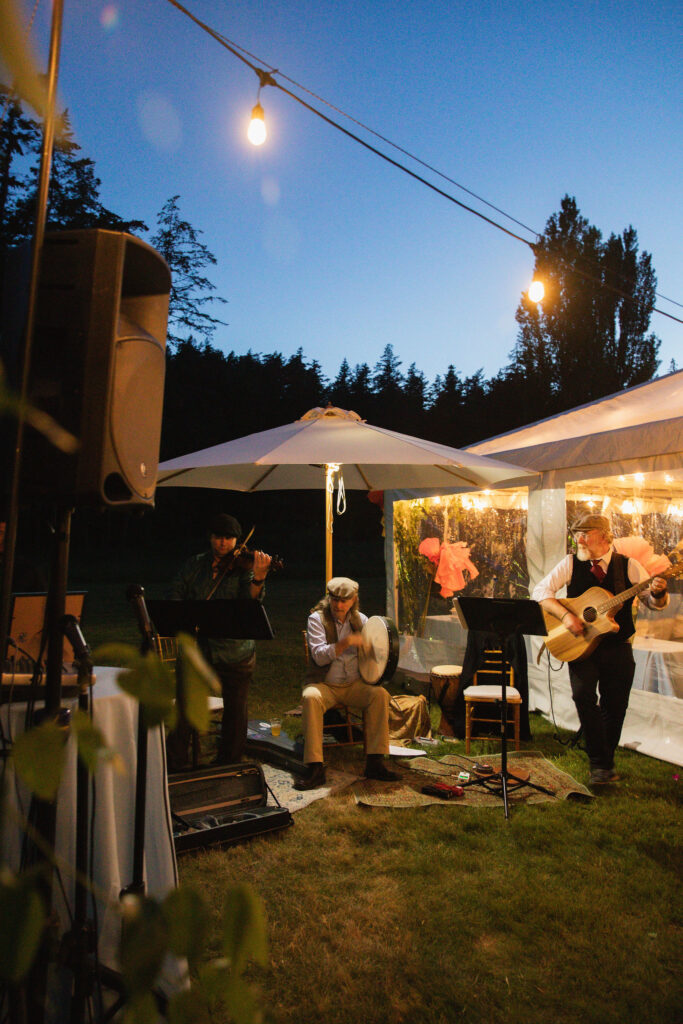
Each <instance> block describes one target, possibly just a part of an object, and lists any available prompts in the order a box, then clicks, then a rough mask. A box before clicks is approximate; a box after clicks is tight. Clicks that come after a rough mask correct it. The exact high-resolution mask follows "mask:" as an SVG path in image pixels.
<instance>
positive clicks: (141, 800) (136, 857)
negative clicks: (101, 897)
mask: <svg viewBox="0 0 683 1024" xmlns="http://www.w3.org/2000/svg"><path fill="white" fill-rule="evenodd" d="M126 597H127V599H128V600H129V601H130V603H131V604H132V605H133V608H134V610H135V615H136V618H137V620H138V627H139V629H140V634H141V636H142V641H141V644H140V652H141V653H142V654H148V653H149V652H150V651H151V650H153V649H154V628H153V626H152V622H151V620H150V617H149V613H148V611H147V605H146V604H145V588H144V587H141V586H140V584H139V583H131V585H130V586H129V587H128V588H127V590H126ZM144 719H145V716H144V711H143V708H142V707H141V706H140V705H138V735H137V767H136V772H135V827H134V833H133V878H132V881H131V882H130V884H129V885H127V886H126V887H125V888H124V889H122V890H121V896H122V897H123V896H126V895H128V894H129V893H132V894H134V895H138V896H141V895H143V894H144V891H145V881H144V862H145V814H146V809H147V732H148V730H147V725H146V724H145V720H144Z"/></svg>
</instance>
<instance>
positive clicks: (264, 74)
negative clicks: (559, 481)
mask: <svg viewBox="0 0 683 1024" xmlns="http://www.w3.org/2000/svg"><path fill="white" fill-rule="evenodd" d="M168 3H170V4H171V6H173V7H175V8H177V10H179V11H180V12H181V13H183V14H185V15H186V16H187V17H188V18H190V20H191V21H193V22H194V23H195V24H196V25H198V26H199V27H200V28H202V29H203V30H204V31H205V32H207V33H208V34H209V35H210V36H211V37H212V38H213V39H215V40H216V42H218V43H219V44H220V45H221V46H223V47H224V48H225V49H226V50H228V51H229V52H230V53H232V54H233V56H235V57H237V59H238V60H240V61H242V63H243V64H246V66H247V67H249V68H251V70H252V71H253V72H254V74H255V75H257V77H258V79H259V84H260V86H261V88H262V87H264V86H266V85H270V86H272V87H273V88H275V89H279V90H280V92H283V93H284V94H285V95H286V96H289V97H290V99H293V100H295V101H296V102H297V103H299V104H301V106H302V107H305V108H306V110H309V111H310V112H311V113H312V114H315V115H316V116H317V117H319V118H320V119H321V120H323V121H325V122H326V123H327V124H329V125H330V126H331V127H333V128H336V129H337V131H339V132H341V133H342V134H343V135H346V136H347V137H348V138H350V139H352V140H353V141H354V142H357V143H359V144H360V145H361V146H363V147H364V148H365V149H367V150H369V151H370V152H371V153H374V154H375V155H376V156H378V157H380V158H381V159H382V160H384V161H386V163H389V164H391V165H392V166H393V167H396V168H397V169H398V170H400V171H403V172H404V174H407V175H409V176H410V177H411V178H414V179H415V180H416V181H419V182H420V183H421V184H423V185H426V187H427V188H429V189H431V190H432V191H433V192H436V193H437V194H438V195H440V196H443V198H444V199H448V200H449V202H451V203H454V204H455V205H456V206H459V207H460V208H461V209H463V210H466V211H467V212H468V213H471V214H473V215H474V216H475V217H479V219H480V220H483V221H485V222H486V223H487V224H490V225H491V226H492V227H494V228H497V229H498V230H499V231H502V232H503V233H504V234H506V235H508V236H509V237H510V238H514V239H515V240H516V241H518V242H522V243H523V244H524V245H526V246H528V247H529V248H530V249H531V251H532V252H533V253H534V255H536V245H537V243H536V242H531V241H529V240H528V239H527V238H523V237H522V235H519V234H517V233H516V232H514V231H511V230H510V229H509V228H506V227H504V226H503V225H502V224H499V223H498V222H497V221H495V220H493V219H492V218H491V217H487V216H486V214H483V213H481V212H480V211H479V210H475V209H474V208H473V207H471V206H468V205H467V203H463V202H461V201H460V200H459V199H456V198H455V196H452V195H451V194H450V193H449V192H446V191H444V190H443V189H441V188H439V187H438V186H437V185H435V184H433V182H431V181H429V180H428V179H427V178H424V177H422V175H420V174H417V173H416V172H415V171H412V170H410V168H408V167H406V166H405V164H402V163H400V162H399V161H398V160H394V159H393V158H392V157H390V156H388V155H387V154H386V153H383V152H382V151H381V150H380V149H377V148H376V146H373V145H372V144H371V143H369V142H367V141H366V140H365V139H362V138H360V136H358V135H356V134H355V133H354V132H352V131H349V129H348V128H344V126H343V125H340V124H339V123H338V122H337V121H334V120H333V119H332V118H331V117H328V116H327V114H324V113H323V112H322V111H321V110H318V109H317V108H316V107H314V106H312V105H311V104H310V103H308V102H307V101H306V100H304V99H302V97H301V96H297V94H296V93H294V92H292V91H291V90H290V89H287V88H285V86H284V85H282V84H281V83H280V82H278V81H276V79H275V78H273V75H275V74H278V75H280V76H281V77H282V78H285V79H286V80H287V81H289V82H291V83H292V84H294V85H296V87H297V88H299V89H302V91H304V92H306V93H308V95H310V96H315V97H316V99H318V100H319V101H320V102H322V103H325V105H326V106H329V107H330V108H331V109H334V110H337V111H338V112H339V113H340V114H341V115H342V116H343V117H345V118H347V119H348V120H350V121H352V122H354V123H355V124H358V125H359V126H360V127H362V128H363V129H364V130H365V131H368V132H370V133H371V134H373V135H375V136H376V137H377V138H380V139H382V141H384V142H386V143H387V144H388V145H390V146H392V147H393V148H394V149H397V150H399V151H400V152H402V153H404V154H405V155H406V156H408V157H409V158H410V159H412V160H416V161H417V162H418V163H420V164H422V166H424V167H426V168H428V169H429V170H432V171H433V172H434V173H435V174H437V175H439V176H440V177H442V178H444V179H446V180H447V181H449V182H451V184H454V185H455V186H456V187H457V188H460V189H463V190H464V191H466V192H467V193H468V194H469V195H472V196H474V197H475V198H476V199H478V200H479V201H480V202H483V203H485V204H486V205H487V206H490V207H491V208H492V209H494V210H496V211H497V212H499V213H500V214H501V215H502V216H504V217H506V218H507V219H508V220H511V221H513V222H514V223H516V224H518V225H519V226H520V227H522V228H524V230H525V231H529V232H530V233H532V234H534V235H535V236H536V238H537V239H540V238H541V237H542V236H541V235H540V234H539V233H538V232H537V231H535V230H534V229H533V228H530V227H529V226H528V225H526V224H523V223H522V222H521V221H518V220H516V219H515V218H514V217H512V216H511V215H510V214H507V213H505V212H504V211H503V210H500V209H499V208H498V207H496V206H493V204H492V203H489V202H488V201H487V200H485V199H482V198H481V197H480V196H478V195H477V194H476V193H475V192H472V191H470V190H469V189H466V188H465V187H464V186H463V185H459V184H458V183H457V182H456V181H454V180H453V179H452V178H448V176H447V175H445V174H443V173H442V172H441V171H438V170H436V168H433V167H431V165H430V164H427V163H425V162H424V161H422V160H420V159H419V158H418V157H415V156H413V155H412V154H411V153H410V152H408V150H405V149H403V148H402V147H401V146H398V145H397V144H396V143H393V142H391V141H390V140H389V139H386V138H385V137H384V136H382V135H380V134H379V133H378V132H375V131H374V130H373V129H372V128H368V127H367V126H366V125H364V124H363V123H362V122H361V121H357V120H356V119H355V118H353V117H351V116H350V115H349V114H346V113H344V111H341V110H339V108H337V107H333V106H332V104H330V103H328V102H327V101H326V100H323V99H321V98H320V97H318V96H316V94H315V93H312V92H311V91H310V90H308V89H305V87H304V86H301V85H299V84H298V83H296V82H294V80H293V79H291V78H289V77H288V76H287V75H285V74H283V72H281V71H279V69H277V68H275V67H273V66H272V65H270V64H269V63H268V62H267V61H262V60H261V59H260V58H259V57H256V56H255V55H254V54H252V53H250V52H249V51H248V50H245V49H244V48H243V47H240V46H238V44H236V43H233V42H232V41H231V40H229V39H228V38H227V37H226V36H224V35H222V34H221V33H220V32H217V31H216V30H215V29H213V28H211V27H210V26H209V25H207V24H206V23H205V22H203V21H201V19H200V18H197V17H196V16H195V15H194V14H192V12H191V11H188V9H187V8H186V7H184V6H183V5H182V4H181V3H180V2H179V0H168ZM240 51H241V52H240ZM245 54H248V56H249V57H251V58H252V59H253V60H257V61H259V64H262V65H265V67H266V68H270V70H264V69H263V67H259V66H258V65H256V64H253V63H252V61H251V60H249V59H247V57H246V56H245ZM546 252H548V250H546ZM551 255H552V256H553V257H554V258H555V259H557V260H558V261H559V262H561V263H563V264H564V265H565V266H566V267H568V268H569V269H571V270H573V271H574V272H575V273H577V274H579V275H580V276H581V277H583V278H585V279H586V280H588V281H592V282H593V283H594V284H597V285H599V286H600V287H602V288H605V289H607V290H608V291H611V292H613V293H614V294H615V295H619V296H620V297H621V298H623V299H626V300H627V301H629V302H633V301H635V296H633V295H631V294H629V293H628V292H625V291H623V290H622V289H620V288H617V287H615V286H614V285H611V284H608V283H607V282H606V281H604V280H602V279H601V278H599V277H595V276H594V275H593V274H590V273H588V272H587V271H585V270H582V269H581V268H580V267H578V266H576V264H574V263H571V262H570V261H569V260H567V259H566V257H564V256H562V254H560V253H551ZM587 262H590V261H587ZM622 280H624V281H626V282H627V283H628V284H631V285H635V282H634V281H632V280H631V279H630V278H622ZM655 294H658V293H655ZM660 298H663V299H666V296H663V295H662V296H660ZM666 301H667V302H674V300H672V299H666ZM674 304H675V305H680V306H681V308H683V304H681V303H674ZM653 312H654V313H659V314H660V315H661V316H665V317H667V318H668V319H670V320H675V321H676V322H677V323H680V324H683V320H681V319H680V318H679V317H677V316H674V315H673V314H672V313H667V312H666V311H665V310H663V309H659V308H658V307H657V306H653Z"/></svg>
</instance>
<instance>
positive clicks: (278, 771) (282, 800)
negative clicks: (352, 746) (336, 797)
mask: <svg viewBox="0 0 683 1024" xmlns="http://www.w3.org/2000/svg"><path fill="white" fill-rule="evenodd" d="M261 767H262V768H263V774H264V775H265V777H266V782H267V783H268V786H269V788H270V790H271V792H270V793H269V794H268V806H269V807H275V806H276V804H278V803H279V804H280V806H281V807H286V808H287V810H289V811H291V813H292V814H293V813H294V811H300V810H301V808H302V807H308V805H309V804H312V803H313V801H314V800H320V799H322V797H324V796H331V795H332V794H333V793H339V792H340V791H341V790H342V789H346V787H347V786H350V785H351V784H352V783H353V782H357V781H358V776H357V775H352V774H351V773H350V772H344V771H339V770H338V769H336V768H330V767H329V765H327V766H326V768H325V774H326V776H327V782H326V784H325V785H324V786H321V787H320V789H305V790H298V789H294V776H293V775H292V773H291V772H288V771H285V769H284V768H274V767H273V766H272V765H270V764H262V765H261ZM273 796H275V797H277V800H275V799H273Z"/></svg>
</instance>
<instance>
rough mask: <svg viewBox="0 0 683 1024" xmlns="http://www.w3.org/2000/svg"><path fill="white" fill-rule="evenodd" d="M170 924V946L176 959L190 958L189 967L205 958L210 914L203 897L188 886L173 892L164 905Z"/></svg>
mask: <svg viewBox="0 0 683 1024" xmlns="http://www.w3.org/2000/svg"><path fill="white" fill-rule="evenodd" d="M163 910H164V914H165V916H166V920H167V922H168V931H169V947H170V950H171V952H172V953H175V955H176V956H184V957H187V959H188V961H189V962H190V964H194V963H196V962H197V961H198V960H199V958H200V957H201V956H202V954H203V952H204V949H205V946H206V937H207V933H208V928H209V921H210V914H209V909H208V907H207V905H206V902H205V901H204V900H203V899H202V897H201V896H200V894H199V893H198V892H197V891H196V890H194V889H190V888H188V887H187V886H184V887H182V888H180V889H174V890H173V891H172V892H170V893H169V894H168V896H167V897H166V898H165V900H164V902H163Z"/></svg>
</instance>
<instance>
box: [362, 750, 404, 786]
mask: <svg viewBox="0 0 683 1024" xmlns="http://www.w3.org/2000/svg"><path fill="white" fill-rule="evenodd" d="M365 778H366V779H378V780H379V782H396V780H397V779H400V778H401V776H400V775H399V774H398V772H392V771H391V769H390V768H387V766H386V765H385V764H384V761H383V760H382V758H381V756H380V757H378V758H377V760H374V758H372V757H368V759H367V761H366V762H365Z"/></svg>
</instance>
